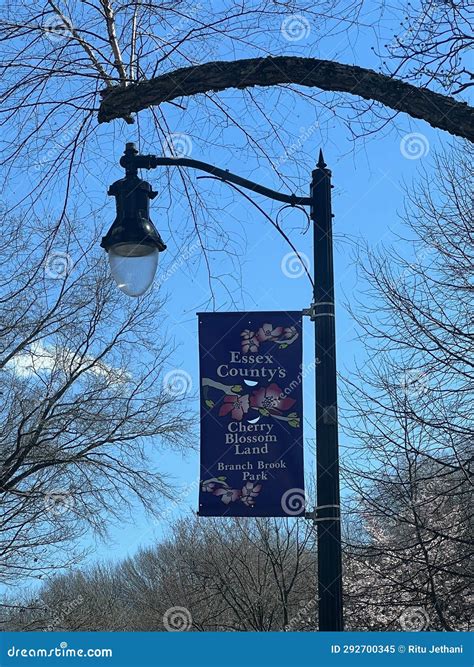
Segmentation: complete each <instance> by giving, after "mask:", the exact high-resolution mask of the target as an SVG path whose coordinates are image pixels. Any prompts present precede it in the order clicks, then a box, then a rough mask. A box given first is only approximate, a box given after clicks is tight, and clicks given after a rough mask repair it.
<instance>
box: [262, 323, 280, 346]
mask: <svg viewBox="0 0 474 667" xmlns="http://www.w3.org/2000/svg"><path fill="white" fill-rule="evenodd" d="M282 331H283V327H275V328H273V325H272V324H264V325H263V327H260V329H259V330H258V331H257V339H258V340H259V341H260V342H263V341H266V340H274V339H275V338H279V337H280V336H281V333H282Z"/></svg>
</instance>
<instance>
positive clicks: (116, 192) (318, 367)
mask: <svg viewBox="0 0 474 667" xmlns="http://www.w3.org/2000/svg"><path fill="white" fill-rule="evenodd" d="M120 164H121V165H122V167H124V169H125V173H126V176H125V178H124V179H121V180H120V181H117V182H116V183H114V185H113V186H112V187H111V189H110V190H109V194H111V195H113V196H115V198H116V200H117V218H116V220H115V222H114V223H113V225H112V227H111V228H110V230H109V231H108V233H107V235H106V236H105V237H104V238H103V239H102V243H101V245H102V247H103V248H105V250H106V251H107V252H109V253H110V254H113V253H116V254H117V253H119V255H120V257H121V263H122V264H125V262H126V261H129V260H131V261H132V262H133V261H135V260H136V259H137V258H140V257H142V255H143V253H144V252H145V251H146V252H147V253H148V254H152V253H153V252H156V250H157V251H158V252H161V251H162V250H164V249H165V248H166V246H165V245H164V243H163V241H162V239H161V237H160V235H159V233H158V232H157V230H156V229H155V227H154V225H153V223H152V222H151V220H150V219H149V210H148V199H150V198H153V197H154V196H155V194H156V193H154V192H153V191H152V188H151V186H150V185H149V184H148V183H146V182H145V181H142V180H141V179H139V178H138V175H137V172H138V169H155V168H156V167H189V168H191V169H198V170H199V171H204V172H207V173H208V174H211V175H212V176H214V177H215V178H218V179H220V180H221V181H224V182H229V183H234V184H235V185H238V186H240V187H243V188H246V189H247V190H250V191H252V192H256V193H258V194H260V195H263V196H264V197H268V198H269V199H274V200H275V201H279V202H282V203H284V204H289V205H290V206H307V207H308V206H309V208H310V216H311V220H312V222H313V251H314V279H313V302H312V304H311V307H310V308H308V309H306V310H304V311H303V314H305V315H309V316H310V317H311V320H312V321H313V322H314V324H315V343H316V345H315V376H316V458H317V466H316V481H317V506H316V509H315V511H314V512H313V513H308V514H307V515H306V516H307V517H308V518H312V519H313V521H314V522H315V523H316V525H317V534H318V592H319V597H318V609H319V630H320V631H341V630H343V608H342V553H341V524H340V500H339V453H338V420H337V376H336V335H335V319H334V271H333V254H332V253H333V250H332V212H331V187H332V186H331V172H330V171H329V169H327V167H326V164H325V162H324V159H323V155H322V152H321V151H320V153H319V160H318V164H317V166H316V169H315V170H314V171H313V173H312V180H311V188H310V196H309V197H300V196H297V195H294V194H292V195H288V194H285V193H283V192H278V191H277V190H272V189H271V188H267V187H265V186H263V185H259V184H258V183H254V182H253V181H249V180H248V179H246V178H242V177H241V176H238V175H237V174H233V173H231V172H229V171H227V170H224V169H220V168H219V167H215V166H214V165H211V164H208V163H207V162H202V161H201V160H194V159H191V158H188V157H181V158H173V157H160V156H156V155H140V154H139V153H138V150H137V149H136V147H135V144H133V143H128V144H127V145H126V148H125V153H124V155H123V156H122V158H121V160H120ZM140 239H141V240H140ZM141 246H145V248H144V249H142V248H141ZM137 247H138V250H137ZM144 256H146V255H144ZM135 266H136V264H135ZM154 266H155V268H156V262H155V265H154ZM134 270H135V269H134ZM125 277H126V278H128V276H125ZM115 278H116V280H117V276H115ZM118 278H119V280H118V285H119V287H120V288H121V289H123V291H125V293H126V294H130V295H132V296H137V295H139V294H142V293H143V292H144V291H145V290H146V289H147V285H146V284H145V288H144V289H143V288H141V289H140V291H134V290H133V289H130V290H128V291H127V289H128V288H127V287H126V285H128V283H126V281H125V282H124V284H120V275H119V276H118ZM152 279H153V275H152V274H151V278H150V282H151V280H152ZM148 285H149V283H148ZM132 287H133V285H132Z"/></svg>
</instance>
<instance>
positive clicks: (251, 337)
mask: <svg viewBox="0 0 474 667" xmlns="http://www.w3.org/2000/svg"><path fill="white" fill-rule="evenodd" d="M240 335H241V336H242V352H243V353H244V354H247V353H248V352H258V346H259V345H260V343H259V342H258V340H257V338H256V336H255V334H254V332H253V331H250V330H249V329H245V331H242V333H241V334H240Z"/></svg>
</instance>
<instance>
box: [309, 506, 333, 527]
mask: <svg viewBox="0 0 474 667" xmlns="http://www.w3.org/2000/svg"><path fill="white" fill-rule="evenodd" d="M340 508H341V507H340V505H319V507H315V508H314V510H313V511H312V512H305V515H304V516H305V519H310V520H311V521H313V523H317V522H318V521H340V520H341V517H340V514H339V512H340ZM328 509H335V510H336V513H337V516H320V513H321V510H328Z"/></svg>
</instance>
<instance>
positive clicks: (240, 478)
mask: <svg viewBox="0 0 474 667" xmlns="http://www.w3.org/2000/svg"><path fill="white" fill-rule="evenodd" d="M198 317H199V353H200V385H201V476H200V480H201V481H200V492H199V515H201V516H275V517H276V516H298V515H302V514H303V513H304V473H303V426H302V425H303V415H302V411H303V392H302V371H301V369H302V359H303V354H302V316H301V312H289V313H287V312H258V313H198Z"/></svg>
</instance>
